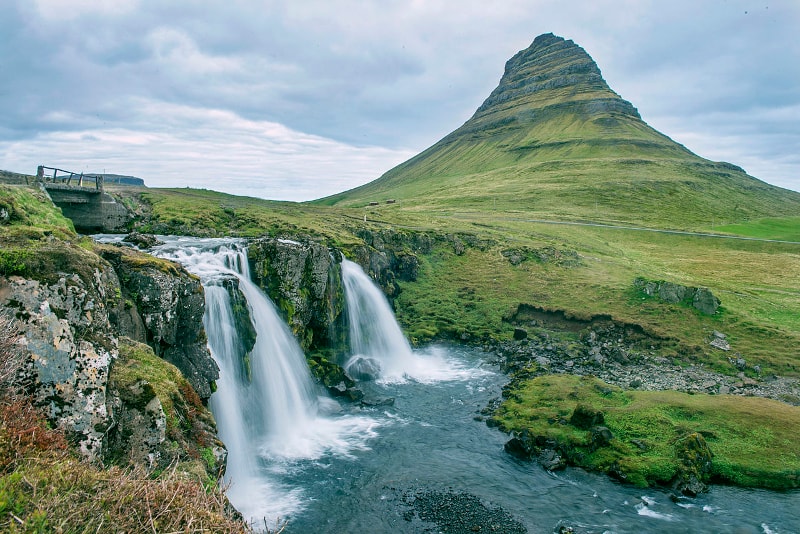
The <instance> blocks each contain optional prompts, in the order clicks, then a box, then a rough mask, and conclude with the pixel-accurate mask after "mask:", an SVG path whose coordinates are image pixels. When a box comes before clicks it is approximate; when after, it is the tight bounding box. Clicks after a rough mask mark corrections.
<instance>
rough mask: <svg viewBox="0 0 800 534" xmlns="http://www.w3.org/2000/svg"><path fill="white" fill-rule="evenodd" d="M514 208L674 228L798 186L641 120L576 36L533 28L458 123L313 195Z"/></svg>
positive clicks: (792, 197)
mask: <svg viewBox="0 0 800 534" xmlns="http://www.w3.org/2000/svg"><path fill="white" fill-rule="evenodd" d="M388 199H394V200H395V201H396V204H393V205H392V206H393V208H392V209H397V208H395V206H398V207H401V208H411V209H415V210H425V209H433V210H437V211H440V210H443V211H452V212H455V211H458V212H463V211H472V212H475V211H492V210H497V211H513V212H523V213H525V214H526V215H528V216H531V217H546V218H560V219H589V220H595V221H604V222H626V223H637V224H648V225H656V226H670V227H683V228H688V227H697V226H704V225H705V226H707V225H709V224H713V223H714V222H723V221H724V222H736V221H742V220H747V219H750V218H757V217H767V216H782V215H790V214H797V213H798V212H799V210H800V193H795V192H793V191H789V190H785V189H781V188H778V187H775V186H771V185H769V184H766V183H764V182H762V181H760V180H757V179H756V178H753V177H752V176H749V175H747V173H746V172H745V171H744V170H743V169H741V168H739V167H737V166H735V165H732V164H730V163H723V162H712V161H709V160H706V159H704V158H702V157H700V156H698V155H696V154H694V153H692V152H691V151H689V150H688V149H687V148H686V147H684V146H683V145H681V144H679V143H676V142H675V141H673V140H672V139H670V138H669V137H667V136H666V135H664V134H661V133H660V132H658V131H656V130H655V129H653V128H651V127H650V126H649V125H648V124H647V123H646V122H644V121H643V120H642V118H641V116H640V115H639V112H638V111H637V110H636V108H635V107H634V106H633V105H632V104H631V103H630V102H628V101H626V100H623V99H622V98H621V97H620V96H619V95H618V94H616V93H615V92H614V91H613V90H612V89H611V88H610V87H609V86H608V84H607V83H606V81H605V80H604V79H603V77H602V74H601V73H600V69H599V68H598V66H597V64H596V63H595V61H594V60H593V59H592V58H591V56H589V54H587V53H586V51H585V50H583V48H581V47H580V46H578V45H576V44H575V43H574V42H572V41H571V40H565V39H563V38H561V37H557V36H555V35H553V34H545V35H540V36H539V37H537V38H536V39H535V40H534V41H533V44H531V46H530V47H528V48H527V49H525V50H522V51H520V52H519V53H517V54H516V55H515V56H514V57H512V58H511V59H510V60H509V61H508V62H507V63H506V66H505V72H504V74H503V76H502V78H501V80H500V83H499V85H498V86H497V88H496V89H495V90H494V91H492V93H491V94H490V95H489V97H488V98H487V99H486V100H485V101H484V102H483V104H481V106H480V107H479V108H478V110H477V111H476V112H475V114H474V115H473V116H472V117H471V118H470V119H469V120H468V121H467V122H465V123H464V124H463V125H462V126H461V127H460V128H458V129H457V130H455V131H454V132H452V133H451V134H449V135H447V136H446V137H444V138H443V139H442V140H440V141H439V142H438V143H436V144H435V145H433V146H432V147H430V148H428V149H427V150H425V151H424V152H422V153H420V154H418V155H417V156H415V157H413V158H411V159H410V160H408V161H406V162H404V163H402V164H400V165H398V166H397V167H395V168H393V169H391V170H390V171H388V172H387V173H385V174H384V175H383V176H381V177H380V178H378V179H377V180H375V181H373V182H371V183H368V184H366V185H363V186H361V187H357V188H355V189H352V190H350V191H346V192H344V193H340V194H338V195H333V196H330V197H326V198H323V199H320V200H318V201H316V202H317V203H320V204H325V205H339V206H352V207H357V206H364V205H367V204H369V203H370V202H378V203H380V204H384V203H385V201H386V200H388Z"/></svg>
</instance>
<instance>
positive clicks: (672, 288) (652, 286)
mask: <svg viewBox="0 0 800 534" xmlns="http://www.w3.org/2000/svg"><path fill="white" fill-rule="evenodd" d="M633 285H634V286H635V287H636V288H638V289H639V290H640V291H642V292H643V293H644V294H645V295H648V296H650V297H655V296H658V298H660V299H661V300H663V301H664V302H669V303H672V304H679V303H687V304H691V305H692V306H694V307H695V308H696V309H697V310H699V311H700V312H701V313H704V314H706V315H714V314H715V313H716V312H717V309H718V308H719V306H720V300H719V299H718V298H717V297H716V296H715V295H714V294H713V293H712V292H711V290H709V289H708V288H707V287H688V286H684V285H681V284H676V283H674V282H666V281H663V280H659V281H654V280H647V279H646V278H642V277H641V276H640V277H637V278H635V279H634V281H633Z"/></svg>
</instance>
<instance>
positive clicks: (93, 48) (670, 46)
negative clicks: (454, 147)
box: [0, 0, 800, 201]
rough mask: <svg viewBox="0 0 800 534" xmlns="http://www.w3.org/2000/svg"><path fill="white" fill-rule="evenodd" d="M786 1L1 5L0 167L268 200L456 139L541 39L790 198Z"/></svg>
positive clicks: (798, 71)
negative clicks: (561, 45)
mask: <svg viewBox="0 0 800 534" xmlns="http://www.w3.org/2000/svg"><path fill="white" fill-rule="evenodd" d="M798 28H800V1H797V0H782V1H777V2H775V1H767V0H761V1H748V0H689V1H687V0H670V1H669V2H665V1H663V0H652V1H650V0H572V1H564V0H497V1H495V2H487V1H486V0H478V1H473V0H407V1H399V0H321V1H317V0H274V1H273V0H227V1H225V2H220V1H211V0H191V1H190V0H183V1H181V0H113V1H111V0H109V1H103V0H0V76H1V77H2V78H1V79H2V81H0V117H1V118H0V169H4V170H10V171H15V172H21V173H27V174H35V172H36V167H37V165H40V164H41V165H46V166H51V167H60V168H63V169H67V170H70V171H75V172H106V173H113V174H123V175H133V176H138V177H140V178H143V179H144V180H145V183H146V184H147V185H148V186H151V187H195V188H206V189H213V190H217V191H224V192H228V193H232V194H237V195H248V196H254V197H261V198H268V199H274V200H294V201H302V200H311V199H315V198H320V197H323V196H327V195H330V194H334V193H337V192H340V191H344V190H347V189H350V188H352V187H356V186H358V185H361V184H364V183H367V182H369V181H371V180H374V179H376V178H378V177H379V176H380V175H381V174H383V173H384V172H386V171H387V170H389V169H390V168H392V167H394V166H395V165H397V164H399V163H401V162H403V161H405V160H406V159H408V158H410V157H412V156H414V155H415V154H417V153H419V152H421V151H422V150H424V149H425V148H427V147H429V146H430V145H432V144H434V143H435V142H436V141H438V140H439V139H441V138H442V137H444V136H445V135H446V134H448V133H449V132H451V131H453V130H454V129H456V128H457V127H459V126H460V125H461V124H463V123H464V122H465V121H466V120H467V119H469V118H470V117H471V116H472V114H473V113H474V112H475V110H476V109H477V108H478V106H480V104H481V103H482V102H483V100H484V99H485V98H486V97H487V96H489V93H490V92H491V91H492V90H493V89H494V88H495V87H496V86H497V84H498V82H499V80H500V77H501V75H502V74H503V68H504V65H505V62H506V61H507V60H508V59H509V58H511V56H513V55H514V54H515V53H516V52H518V51H519V50H522V49H524V48H527V47H528V46H529V45H530V44H531V42H532V41H533V39H534V38H535V37H536V36H537V35H540V34H542V33H548V32H552V33H555V34H556V35H559V36H561V37H564V38H566V39H571V40H573V41H574V42H575V43H577V44H578V45H580V46H581V47H583V48H584V49H585V50H586V51H587V52H588V53H589V55H591V56H592V57H593V58H594V60H595V61H596V62H597V64H598V66H599V67H600V70H601V72H602V73H603V77H604V78H605V79H606V81H607V82H608V84H609V85H610V86H611V88H612V89H613V90H614V91H616V92H617V93H618V94H619V95H620V96H622V97H623V98H624V99H626V100H628V101H630V102H631V103H632V104H633V105H634V106H636V107H637V108H638V110H639V112H640V114H641V115H642V118H643V119H644V120H645V121H646V122H648V123H649V124H650V125H651V126H653V127H654V128H656V129H657V130H659V131H661V132H662V133H664V134H666V135H668V136H670V137H671V138H672V139H674V140H675V141H677V142H679V143H681V144H683V145H685V146H686V147H687V148H689V149H690V150H692V151H693V152H695V153H697V154H699V155H700V156H703V157H705V158H708V159H711V160H714V161H729V162H731V163H735V164H736V165H739V166H741V167H743V168H744V169H745V170H746V171H747V172H748V173H749V174H750V175H752V176H755V177H757V178H759V179H761V180H764V181H766V182H769V183H771V184H774V185H778V186H781V187H784V188H788V189H793V190H795V191H800V34H799V33H798Z"/></svg>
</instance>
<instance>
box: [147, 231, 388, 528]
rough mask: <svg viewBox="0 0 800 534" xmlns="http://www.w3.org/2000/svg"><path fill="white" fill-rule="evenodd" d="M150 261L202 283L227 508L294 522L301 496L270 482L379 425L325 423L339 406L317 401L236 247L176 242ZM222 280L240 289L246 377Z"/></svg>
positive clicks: (355, 445)
mask: <svg viewBox="0 0 800 534" xmlns="http://www.w3.org/2000/svg"><path fill="white" fill-rule="evenodd" d="M156 254H157V255H159V256H160V257H163V258H167V259H171V260H173V261H177V262H179V263H181V264H183V265H184V266H185V267H186V268H187V269H188V270H189V271H190V272H192V273H194V274H196V275H198V276H200V279H201V281H202V283H203V287H204V289H205V298H206V312H205V316H204V318H203V323H204V326H205V330H206V335H207V337H208V347H209V350H210V351H211V354H212V356H213V357H214V360H215V361H216V362H217V365H218V366H219V368H220V378H219V379H218V381H217V391H216V392H215V393H214V394H213V395H212V396H211V399H210V401H209V404H210V407H211V410H212V412H213V413H214V417H215V419H216V421H217V427H218V433H219V436H220V438H221V439H222V441H223V442H224V443H225V445H226V447H227V449H228V464H227V469H226V473H225V483H226V484H228V485H229V488H228V491H227V495H228V498H229V499H230V501H231V502H232V503H233V505H234V506H235V507H236V508H237V509H238V510H239V511H240V512H241V513H242V515H243V516H244V517H246V518H248V519H250V520H251V521H255V522H256V523H259V524H261V520H262V518H264V517H266V518H269V519H270V520H275V521H277V520H279V519H281V518H283V519H285V518H286V517H287V516H291V515H292V514H294V513H297V512H299V511H300V510H301V509H302V501H301V498H300V497H301V492H300V490H298V489H291V488H288V487H285V486H284V485H282V484H280V483H278V482H276V481H275V480H276V478H277V475H278V474H280V473H282V472H284V471H285V470H286V468H287V466H288V465H290V464H293V463H296V462H298V461H302V460H309V459H316V458H319V457H320V456H322V455H323V454H326V453H330V454H336V455H340V456H349V455H350V454H351V451H352V450H365V449H367V448H368V447H367V445H366V442H367V440H369V439H371V438H373V437H375V436H376V435H377V434H376V432H375V429H376V428H377V427H378V423H377V422H376V421H375V420H373V419H371V418H368V417H363V416H359V417H354V416H348V415H341V414H339V415H338V416H337V417H332V416H331V414H332V413H333V412H335V411H336V410H337V409H339V406H338V404H336V403H335V402H333V401H332V400H331V399H328V398H324V397H320V396H319V395H320V394H321V389H318V386H316V384H315V383H314V381H313V379H312V377H311V373H310V371H309V368H308V364H307V363H306V359H305V355H304V354H303V351H302V349H301V348H300V346H299V344H298V343H297V340H296V339H295V338H294V336H293V335H292V333H291V331H290V330H289V327H288V326H287V325H286V323H284V322H283V320H282V319H281V317H280V315H279V314H278V312H277V310H276V309H275V306H274V305H273V304H272V302H271V301H270V300H269V298H268V297H267V296H266V295H265V294H264V293H263V292H262V291H261V289H260V288H259V287H258V286H256V285H255V284H254V283H253V282H252V281H251V280H250V273H249V265H248V261H247V254H246V249H245V248H244V247H243V246H242V245H240V244H236V243H232V242H231V241H230V240H227V241H225V242H222V241H220V240H197V239H193V240H192V239H185V238H181V239H178V240H176V241H173V242H170V243H168V244H166V245H164V246H162V247H159V248H158V250H157V251H156ZM226 279H228V280H231V279H235V280H236V281H237V283H238V287H239V290H240V291H241V293H242V295H243V296H244V297H245V299H246V301H247V307H248V310H249V313H250V318H251V320H252V322H253V326H254V328H255V331H256V340H255V345H254V346H253V349H252V351H251V353H250V356H249V362H250V369H249V372H247V370H245V369H244V365H245V364H244V361H243V359H242V349H241V347H242V346H243V343H242V339H241V337H240V334H239V332H238V331H237V326H236V318H235V315H234V312H233V309H232V305H231V299H230V294H229V292H228V290H227V289H226V288H225V287H224V286H223V284H224V282H225V280H226ZM248 376H249V379H248Z"/></svg>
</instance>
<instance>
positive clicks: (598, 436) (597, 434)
mask: <svg viewBox="0 0 800 534" xmlns="http://www.w3.org/2000/svg"><path fill="white" fill-rule="evenodd" d="M601 415H602V414H601ZM612 439H614V434H612V433H611V431H610V430H609V429H608V427H605V426H595V427H592V434H591V437H590V443H591V448H592V449H599V448H601V447H607V446H608V445H609V444H610V443H611V440H612Z"/></svg>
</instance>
